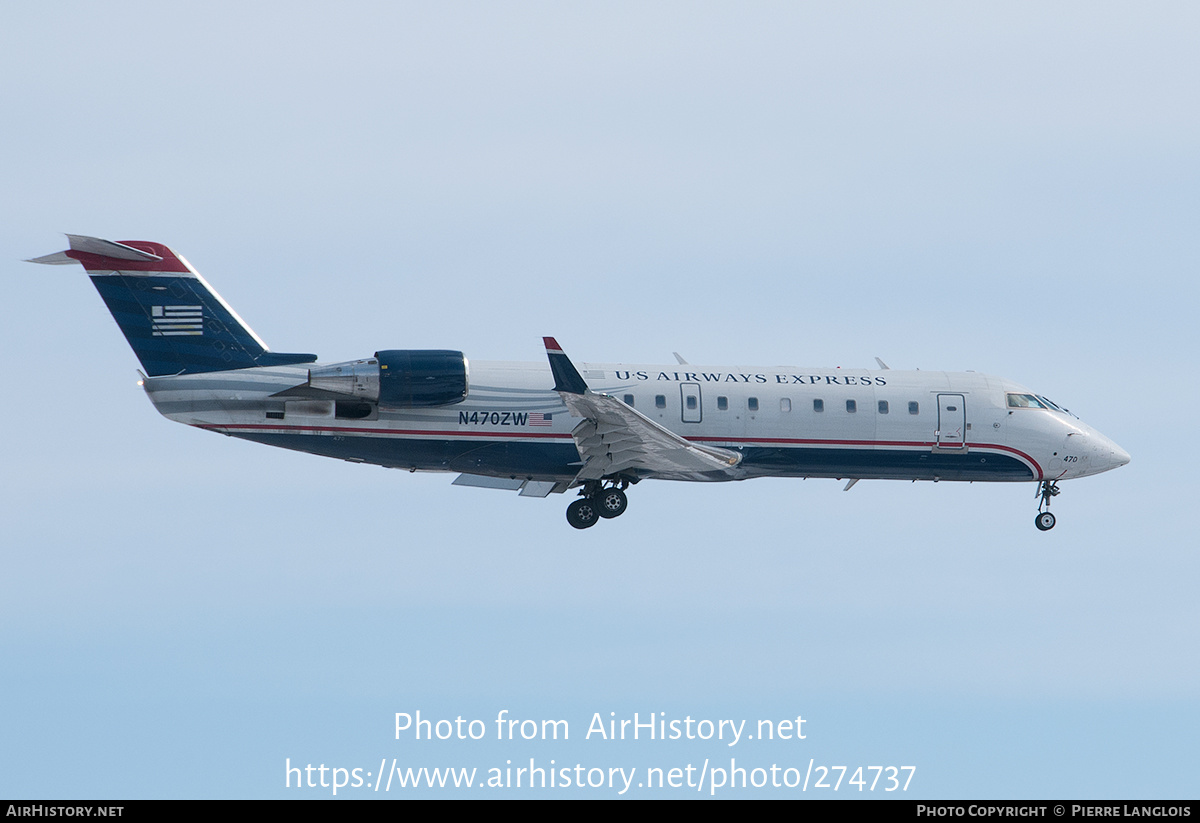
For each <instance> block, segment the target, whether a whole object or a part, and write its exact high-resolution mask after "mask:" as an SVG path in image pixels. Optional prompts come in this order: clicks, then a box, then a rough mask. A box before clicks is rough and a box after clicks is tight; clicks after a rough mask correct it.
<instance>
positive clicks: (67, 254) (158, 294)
mask: <svg viewBox="0 0 1200 823" xmlns="http://www.w3.org/2000/svg"><path fill="white" fill-rule="evenodd" d="M67 238H68V239H69V240H70V243H71V248H70V249H68V250H67V251H64V252H59V253H58V254H50V255H46V256H45V257H38V258H34V259H33V260H30V261H29V262H31V263H46V264H51V265H62V264H65V263H71V262H77V263H80V264H82V266H83V267H84V269H86V270H87V273H88V275H89V276H90V277H91V279H92V284H93V285H95V287H96V291H98V292H100V297H101V298H102V299H103V300H104V303H105V305H107V306H108V310H109V311H110V312H112V316H113V319H114V320H116V321H117V325H118V326H120V327H121V331H122V333H124V335H125V339H126V340H128V341H129V345H130V346H131V347H132V348H133V351H134V354H136V355H137V357H138V360H140V361H141V363H142V368H144V369H145V370H146V374H148V375H149V376H151V377H159V376H162V375H168V374H195V373H200V372H213V371H227V370H230V369H245V368H252V367H254V366H277V365H283V364H286V363H311V362H312V361H314V360H316V359H317V358H316V355H312V354H281V353H276V352H272V351H270V350H269V349H268V348H267V345H266V344H265V343H264V342H263V341H262V340H261V339H260V338H259V336H258V335H256V334H255V333H254V331H253V330H251V328H250V327H249V326H247V325H246V323H245V322H244V321H243V320H242V318H240V317H238V315H237V312H235V311H234V310H233V309H232V308H230V307H229V304H227V303H226V302H225V301H224V300H222V299H221V296H220V295H219V294H217V293H216V292H215V291H213V289H212V287H211V286H209V285H208V283H207V282H205V280H204V278H203V277H201V276H200V275H199V274H198V273H197V272H196V270H195V269H193V268H192V267H191V265H190V264H188V262H187V261H186V260H184V259H183V258H182V257H181V256H179V255H177V254H175V253H174V252H173V251H171V250H170V249H169V248H167V247H166V246H164V245H162V244H161V243H150V242H146V241H133V240H130V241H125V242H122V243H115V242H113V241H111V240H101V239H100V238H97V237H84V236H82V235H75V234H68V235H67Z"/></svg>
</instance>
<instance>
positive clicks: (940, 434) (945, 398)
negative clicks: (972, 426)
mask: <svg viewBox="0 0 1200 823" xmlns="http://www.w3.org/2000/svg"><path fill="white" fill-rule="evenodd" d="M934 445H935V446H936V447H937V448H939V449H965V448H966V447H967V404H966V399H965V398H964V397H963V396H962V395H961V394H939V395H938V427H937V432H936V433H935V435H934Z"/></svg>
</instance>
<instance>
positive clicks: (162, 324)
mask: <svg viewBox="0 0 1200 823" xmlns="http://www.w3.org/2000/svg"><path fill="white" fill-rule="evenodd" d="M150 332H151V334H153V336H154V337H175V336H178V335H193V336H200V335H203V334H204V307H203V306H151V307H150Z"/></svg>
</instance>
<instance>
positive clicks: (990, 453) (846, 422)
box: [145, 361, 1129, 483]
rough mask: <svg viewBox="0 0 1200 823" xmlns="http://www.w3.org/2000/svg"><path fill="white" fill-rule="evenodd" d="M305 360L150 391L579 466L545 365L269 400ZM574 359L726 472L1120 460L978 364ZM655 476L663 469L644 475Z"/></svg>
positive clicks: (328, 438)
mask: <svg viewBox="0 0 1200 823" xmlns="http://www.w3.org/2000/svg"><path fill="white" fill-rule="evenodd" d="M308 368H309V366H278V367H267V368H251V369H240V370H236V371H224V372H213V373H205V374H195V375H182V376H177V377H156V378H149V379H147V380H146V381H145V389H146V391H147V393H148V395H149V396H150V399H151V400H152V401H153V402H154V404H155V406H156V407H157V408H158V409H159V411H160V412H162V414H164V415H165V416H167V417H169V418H171V419H172V420H176V421H178V422H181V423H187V424H189V425H193V426H198V427H201V428H206V429H211V430H214V431H219V432H222V433H224V434H228V435H232V436H236V437H242V438H246V439H249V440H255V441H259V442H263V443H268V444H272V445H278V446H282V447H285V448H291V449H297V450H301V451H307V452H312V453H315V454H323V455H327V456H331V457H338V458H341V459H346V460H351V461H354V462H364V463H375V464H379V465H384V466H390V467H395V468H407V469H412V470H417V471H451V472H463V473H466V474H471V475H483V476H491V477H520V478H527V479H531V480H542V481H557V482H560V483H569V482H570V481H571V479H572V478H573V477H574V476H575V474H576V473H577V471H578V469H579V465H580V460H579V454H578V452H577V450H576V448H575V442H574V440H573V438H572V430H573V429H575V427H576V425H577V424H579V422H580V420H579V418H576V417H573V416H571V414H570V413H569V412H568V410H567V407H566V405H565V404H564V402H563V399H562V398H561V397H560V396H559V394H558V392H556V391H555V390H554V379H553V377H552V376H551V374H550V369H549V368H548V367H547V365H546V364H544V363H512V362H482V361H472V362H471V363H470V373H469V384H470V389H469V393H468V396H467V397H466V399H465V400H464V401H462V402H460V403H455V404H452V405H446V406H439V407H431V408H416V409H392V408H387V407H379V406H376V405H371V404H353V403H338V402H336V401H334V400H325V399H303V398H302V399H289V398H284V397H272V395H275V394H276V393H277V392H280V391H284V390H286V389H289V388H291V387H293V386H296V385H297V384H298V383H302V382H303V381H304V380H305V379H306V376H307V370H308ZM579 368H580V372H581V373H582V376H583V378H584V379H585V380H586V381H587V384H588V386H589V388H590V389H591V390H592V391H593V392H596V393H606V394H609V395H612V396H614V397H616V398H618V399H620V400H623V401H624V402H626V403H628V404H629V405H632V406H633V407H634V408H635V409H636V410H637V411H638V412H640V413H641V414H643V415H645V416H646V417H648V418H650V419H651V420H652V421H654V422H655V423H658V424H659V425H661V426H663V427H665V428H667V429H669V430H670V431H672V432H675V433H676V434H678V435H680V436H682V437H684V438H685V439H687V440H688V441H691V442H694V443H698V444H703V445H705V446H714V447H719V448H724V449H730V450H736V451H737V452H739V453H740V454H741V455H742V460H741V462H740V464H739V465H738V466H737V470H736V471H735V472H734V473H732V475H730V476H729V477H727V478H722V479H745V478H751V477H764V476H788V477H837V478H891V479H912V480H972V481H974V480H979V481H1042V480H1061V479H1070V478H1075V477H1082V476H1085V475H1089V474H1097V473H1099V472H1103V471H1107V470H1109V469H1113V468H1116V467H1118V466H1121V465H1124V464H1125V463H1126V462H1128V460H1129V456H1128V455H1127V454H1126V453H1125V452H1124V451H1123V450H1121V448H1120V447H1118V446H1117V445H1116V444H1115V443H1113V442H1112V441H1111V440H1109V439H1108V438H1106V437H1105V436H1103V435H1102V434H1100V433H1099V432H1097V431H1095V430H1094V429H1092V428H1090V427H1089V426H1087V425H1086V424H1084V423H1083V422H1082V421H1080V420H1079V419H1077V418H1075V417H1074V416H1073V415H1071V414H1069V413H1067V412H1065V411H1063V410H1061V409H1059V408H1058V407H1055V406H1053V404H1050V403H1049V401H1045V398H1038V400H1037V401H1034V402H1033V403H1032V404H1031V405H1030V404H1026V401H1024V400H1018V401H1014V400H1013V399H1012V397H1011V396H1016V397H1018V398H1022V397H1023V398H1029V397H1034V398H1037V397H1038V396H1036V395H1033V393H1032V392H1030V391H1029V390H1028V389H1025V388H1023V387H1021V386H1018V385H1017V384H1015V383H1012V382H1011V381H1008V380H1004V379H1002V378H997V377H992V376H988V375H984V374H978V373H975V372H930V371H897V370H878V371H876V370H854V369H822V368H818V369H800V368H793V367H782V366H781V367H770V368H763V367H728V366H722V367H702V366H692V365H680V366H644V365H643V366H626V365H611V364H579ZM1039 401H1041V402H1039ZM1014 403H1021V404H1022V405H1014ZM657 476H668V475H659V474H655V473H652V472H643V473H641V477H657ZM638 479H641V478H640V477H639V478H638Z"/></svg>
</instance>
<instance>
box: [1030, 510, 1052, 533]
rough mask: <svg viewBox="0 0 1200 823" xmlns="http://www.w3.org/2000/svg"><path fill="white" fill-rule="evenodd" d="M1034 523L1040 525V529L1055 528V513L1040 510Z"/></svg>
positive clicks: (1045, 530) (1044, 530)
mask: <svg viewBox="0 0 1200 823" xmlns="http://www.w3.org/2000/svg"><path fill="white" fill-rule="evenodd" d="M1033 525H1035V526H1037V527H1038V531H1043V532H1048V531H1050V530H1051V529H1053V528H1054V515H1052V514H1051V513H1050V512H1038V515H1037V517H1035V518H1034V519H1033Z"/></svg>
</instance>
